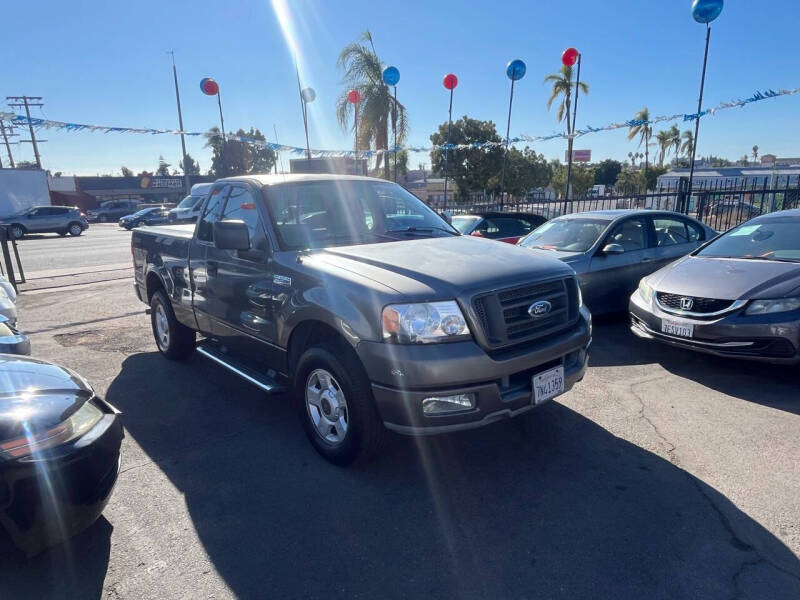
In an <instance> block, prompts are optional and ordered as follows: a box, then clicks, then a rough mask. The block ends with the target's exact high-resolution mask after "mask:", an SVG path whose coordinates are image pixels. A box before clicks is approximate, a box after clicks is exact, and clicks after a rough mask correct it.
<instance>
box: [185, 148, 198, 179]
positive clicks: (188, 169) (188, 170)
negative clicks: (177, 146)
mask: <svg viewBox="0 0 800 600" xmlns="http://www.w3.org/2000/svg"><path fill="white" fill-rule="evenodd" d="M181 169H182V170H183V174H184V175H200V165H199V164H197V161H196V160H195V159H193V158H192V155H191V154H188V153H187V154H186V156H184V157H183V162H182V164H181Z"/></svg>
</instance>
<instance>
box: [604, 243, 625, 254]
mask: <svg viewBox="0 0 800 600" xmlns="http://www.w3.org/2000/svg"><path fill="white" fill-rule="evenodd" d="M602 253H603V254H625V248H623V247H622V246H621V245H620V244H606V245H605V246H604V247H603V251H602Z"/></svg>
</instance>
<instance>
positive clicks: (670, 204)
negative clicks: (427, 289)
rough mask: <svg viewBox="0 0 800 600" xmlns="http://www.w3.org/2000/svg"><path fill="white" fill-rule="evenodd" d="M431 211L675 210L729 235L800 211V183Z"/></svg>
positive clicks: (775, 181) (667, 189) (487, 200)
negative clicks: (762, 219) (761, 219)
mask: <svg viewBox="0 0 800 600" xmlns="http://www.w3.org/2000/svg"><path fill="white" fill-rule="evenodd" d="M428 205H429V206H430V207H431V208H433V209H434V210H437V211H439V212H443V211H447V212H449V213H450V214H466V213H476V212H489V211H492V212H493V211H502V212H525V213H535V214H539V215H542V216H544V217H546V218H548V219H552V218H553V217H557V216H560V215H563V214H570V213H579V212H585V211H589V210H613V209H655V210H671V211H676V212H680V213H683V214H686V215H689V216H692V217H695V218H696V219H699V220H701V221H703V222H704V223H706V224H707V225H709V226H710V227H712V228H714V229H716V230H717V231H727V230H728V229H730V228H731V227H735V226H736V225H739V224H741V223H744V222H745V221H747V220H749V219H752V218H753V217H757V216H758V215H762V214H766V213H770V212H775V211H777V210H786V209H790V208H800V182H798V176H796V175H794V176H776V177H767V178H764V179H762V180H759V181H756V180H750V181H747V180H744V181H738V180H734V179H727V180H723V179H720V180H715V181H699V182H698V181H695V182H694V185H693V186H692V191H691V193H689V189H688V180H687V179H686V178H681V179H680V180H678V181H676V182H674V183H670V184H666V185H662V186H660V187H658V188H656V189H655V190H654V191H648V192H644V191H642V192H638V191H632V192H629V193H614V194H610V195H597V196H592V195H587V196H584V197H582V198H571V199H569V200H564V199H546V198H534V197H514V198H508V197H506V198H505V201H503V202H501V201H500V200H499V199H493V198H491V197H483V196H481V195H472V196H471V197H470V198H468V199H465V200H458V199H455V200H454V199H452V198H451V199H448V201H444V200H443V199H441V198H439V199H435V200H429V201H428Z"/></svg>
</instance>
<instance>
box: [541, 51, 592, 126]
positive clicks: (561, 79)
mask: <svg viewBox="0 0 800 600" xmlns="http://www.w3.org/2000/svg"><path fill="white" fill-rule="evenodd" d="M548 81H552V82H553V90H552V92H551V93H550V97H549V98H548V99H547V110H550V107H551V106H552V105H553V102H554V101H555V100H556V98H558V97H559V96H563V97H564V98H563V99H562V100H561V102H559V104H558V112H556V119H558V122H559V123H561V121H563V120H564V115H565V114H566V117H567V133H568V134H569V133H572V130H573V128H574V127H575V124H574V123H572V114H571V111H570V106H571V104H572V100H571V96H572V93H573V90H574V89H575V82H574V81H573V80H572V67H568V66H567V65H562V66H561V69H559V72H558V73H551V74H550V75H548V76H547V77H545V78H544V83H547V82H548ZM580 91H581V92H583V93H584V94H588V93H589V84H588V83H586V82H585V81H581V89H580ZM576 93H577V92H576Z"/></svg>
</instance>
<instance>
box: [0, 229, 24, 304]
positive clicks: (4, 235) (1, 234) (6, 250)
mask: <svg viewBox="0 0 800 600" xmlns="http://www.w3.org/2000/svg"><path fill="white" fill-rule="evenodd" d="M0 251H1V252H2V260H0V275H3V276H4V277H5V278H6V279H7V280H8V281H9V283H11V285H12V286H14V289H15V290H16V289H17V284H20V283H25V271H23V270H22V262H21V261H20V259H19V250H18V249H17V242H16V240H14V238H12V237H11V236H10V235H9V234H8V227H7V226H4V225H0ZM12 257H13V258H14V260H12ZM14 263H16V271H15V269H14V267H15V265H14Z"/></svg>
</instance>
